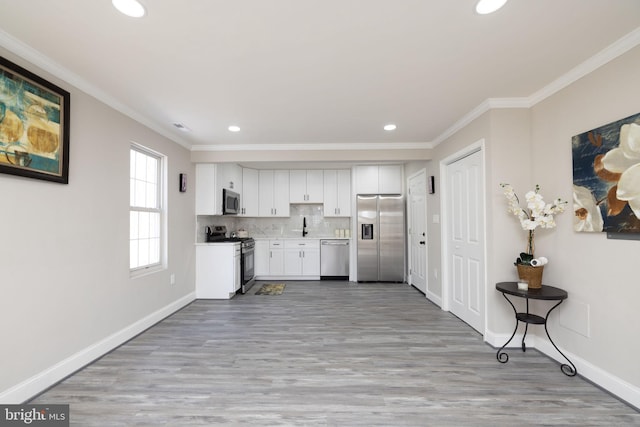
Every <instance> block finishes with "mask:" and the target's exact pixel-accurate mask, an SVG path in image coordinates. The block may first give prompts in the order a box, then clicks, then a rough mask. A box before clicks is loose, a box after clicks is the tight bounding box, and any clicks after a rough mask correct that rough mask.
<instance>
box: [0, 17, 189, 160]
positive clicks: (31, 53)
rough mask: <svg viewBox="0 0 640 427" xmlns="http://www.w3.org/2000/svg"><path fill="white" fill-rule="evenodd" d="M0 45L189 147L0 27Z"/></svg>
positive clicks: (183, 142) (151, 121) (182, 144)
mask: <svg viewBox="0 0 640 427" xmlns="http://www.w3.org/2000/svg"><path fill="white" fill-rule="evenodd" d="M0 46H2V47H3V48H5V49H7V50H9V51H11V52H13V53H14V54H15V55H17V56H19V57H21V58H22V59H24V60H25V61H28V62H30V63H32V64H33V65H35V66H36V67H39V68H41V69H43V70H44V71H46V72H48V73H50V74H52V75H54V76H55V77H57V78H59V79H61V80H63V81H64V82H65V83H68V84H70V85H72V86H74V87H76V88H78V89H79V90H81V91H82V92H84V93H86V94H88V95H90V96H92V97H94V98H96V99H97V100H98V101H100V102H103V103H104V104H106V105H108V106H109V107H111V108H113V109H114V110H116V111H119V112H121V113H122V114H124V115H125V116H128V117H130V118H131V119H133V120H135V121H136V122H138V123H140V124H142V125H144V126H146V127H148V128H149V129H151V130H153V131H154V132H157V133H159V134H160V135H163V136H165V137H167V138H168V139H170V140H171V141H173V142H175V143H176V144H179V145H181V146H183V147H184V148H186V149H190V148H191V144H190V143H188V142H187V141H185V140H182V139H180V138H176V136H175V135H173V134H171V133H170V132H168V131H167V130H166V129H163V128H162V127H160V126H158V125H157V123H155V122H154V121H153V120H151V119H149V118H148V117H146V116H144V115H142V114H140V113H138V112H137V111H135V110H133V109H132V108H130V107H128V106H127V105H125V104H123V103H121V102H120V101H118V100H116V99H115V98H113V97H112V96H110V95H108V94H107V93H105V92H104V91H103V90H102V89H100V88H98V87H97V86H95V85H93V84H91V83H89V82H88V81H86V80H85V79H83V78H82V77H80V76H78V75H77V74H75V73H73V72H71V71H70V70H68V69H67V68H64V67H63V66H61V65H60V64H58V63H57V62H55V61H53V60H52V59H51V58H49V57H47V56H45V55H43V54H42V53H40V52H38V51H37V50H35V49H34V48H32V47H31V46H29V45H27V44H25V43H23V42H22V41H20V40H18V39H16V38H14V37H12V36H11V35H10V34H8V33H7V32H6V31H4V30H2V29H0Z"/></svg>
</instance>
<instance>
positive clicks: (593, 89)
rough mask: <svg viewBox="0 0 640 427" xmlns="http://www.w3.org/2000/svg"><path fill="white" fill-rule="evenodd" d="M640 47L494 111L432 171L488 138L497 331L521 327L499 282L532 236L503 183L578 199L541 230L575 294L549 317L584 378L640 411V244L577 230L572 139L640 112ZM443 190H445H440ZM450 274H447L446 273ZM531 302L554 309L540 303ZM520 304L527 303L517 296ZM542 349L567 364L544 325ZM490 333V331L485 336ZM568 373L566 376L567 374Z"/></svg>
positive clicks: (443, 149) (491, 305)
mask: <svg viewBox="0 0 640 427" xmlns="http://www.w3.org/2000/svg"><path fill="white" fill-rule="evenodd" d="M638 70H640V47H636V48H634V49H632V50H630V51H628V52H627V53H625V54H623V55H621V56H620V57H618V58H616V59H614V60H612V61H611V62H609V63H608V64H606V65H604V66H602V67H600V68H599V69H597V70H595V71H594V72H592V73H590V74H589V75H587V76H585V77H583V78H581V79H580V80H578V81H576V82H574V83H573V84H571V85H569V86H567V87H566V88H564V89H563V90H561V91H559V92H557V93H556V94H554V95H552V96H550V97H548V98H547V99H545V100H543V101H541V102H539V103H538V104H536V105H535V106H533V107H532V108H530V109H514V110H508V109H498V110H491V111H488V112H486V113H485V114H483V115H482V116H480V117H479V118H477V119H476V120H474V121H473V122H471V123H470V124H469V125H467V126H466V127H465V128H463V129H461V130H460V131H458V132H457V133H456V134H454V135H453V136H451V137H450V138H448V139H447V140H446V141H444V142H442V143H441V144H439V145H438V146H437V147H436V148H435V149H434V151H433V160H432V162H431V164H430V172H429V173H430V174H434V175H436V182H441V179H440V177H439V168H438V166H437V165H438V164H439V163H440V162H441V161H442V160H443V159H445V158H447V157H448V156H450V155H452V154H453V153H456V152H458V151H460V150H462V149H463V148H464V147H467V146H469V145H471V144H473V143H474V142H476V141H479V140H480V139H484V141H485V166H486V170H485V174H486V184H487V187H486V201H487V206H486V210H487V219H486V239H487V261H486V262H487V264H486V265H487V290H486V292H487V294H486V296H487V299H486V300H487V306H486V309H487V333H490V334H492V335H493V336H494V337H499V336H501V335H502V334H508V335H507V337H508V336H509V335H510V333H511V332H512V329H511V328H512V327H513V312H512V310H511V307H509V306H508V305H507V304H506V303H505V302H504V300H503V299H502V298H501V297H500V295H499V293H497V292H495V290H494V284H495V283H496V282H498V281H511V280H516V278H517V276H516V273H515V269H514V268H513V261H514V260H515V257H516V256H517V254H518V253H519V252H520V251H521V250H522V249H524V244H525V241H524V239H525V235H524V231H523V230H522V229H521V228H520V226H519V224H518V221H516V220H514V219H515V218H510V215H509V214H508V213H507V212H506V201H505V199H504V196H503V194H502V192H501V190H500V189H499V184H500V183H501V182H509V183H511V184H512V185H513V186H514V187H515V189H516V191H517V193H518V194H519V195H520V196H524V193H526V192H527V191H529V190H531V189H533V187H534V186H535V184H539V185H540V186H541V194H542V195H543V196H544V197H545V200H547V201H550V200H552V199H554V198H556V197H562V198H563V199H566V200H568V201H569V205H568V209H567V212H565V213H563V214H561V215H558V216H557V217H556V222H557V225H558V226H557V228H555V229H553V230H540V232H537V233H536V254H538V255H544V256H546V257H547V258H549V260H550V262H549V264H548V265H547V266H545V273H544V275H545V277H544V282H545V284H551V285H554V286H558V287H561V288H563V289H565V290H567V291H568V294H569V298H568V299H567V300H566V301H565V302H564V303H563V304H562V305H561V306H560V307H559V308H558V309H557V311H556V312H554V314H553V315H552V316H551V318H550V319H549V330H550V331H551V334H552V335H553V337H554V341H555V342H556V344H557V345H558V346H559V347H560V348H561V349H562V350H563V352H565V354H567V355H569V356H570V357H571V358H572V360H573V361H574V363H576V365H577V367H578V371H579V373H580V374H582V375H584V376H585V377H587V378H589V379H590V380H592V381H594V382H595V383H596V384H598V385H600V386H602V387H604V388H605V389H607V390H609V391H611V392H612V393H614V394H616V395H617V396H619V397H621V398H622V399H624V400H626V401H627V402H629V403H631V404H632V405H634V406H635V407H640V370H638V369H637V354H638V353H639V352H640V342H638V340H636V339H634V338H635V337H636V336H637V327H636V324H635V322H634V319H635V318H636V317H637V311H638V309H637V301H639V300H640V286H638V273H637V270H636V266H637V259H638V253H640V243H639V242H638V241H628V240H607V238H606V235H605V234H604V233H578V232H574V231H573V209H572V204H571V200H572V194H573V193H572V188H573V187H572V185H573V170H572V158H571V137H572V136H574V135H577V134H579V133H582V132H585V131H588V130H590V129H594V128H596V127H599V126H601V125H604V124H607V123H610V122H612V121H615V120H619V119H622V118H625V117H627V116H630V115H632V114H636V113H639V112H640V104H638V100H639V99H640V85H638V82H637V76H638ZM436 187H437V186H436ZM441 192H442V189H438V191H436V194H434V195H429V197H430V199H429V201H428V210H427V219H428V224H429V225H428V234H429V235H430V236H432V239H431V240H429V242H428V244H429V247H428V253H429V262H428V265H429V284H430V285H429V286H431V289H430V290H431V292H433V293H434V294H435V295H438V296H442V286H443V285H442V283H441V282H440V281H439V280H435V279H434V276H435V273H434V269H440V268H442V267H443V266H442V263H443V262H444V261H443V260H442V259H441V249H442V248H441V244H440V239H441V230H440V226H441V224H436V223H433V221H431V219H432V217H433V215H434V214H440V196H439V193H441ZM438 277H441V274H438ZM535 303H538V304H533V306H532V308H533V309H534V310H535V309H541V310H544V309H548V308H549V306H548V303H546V302H537V301H536V302H535ZM516 304H518V302H516ZM531 332H533V335H534V337H532V338H533V339H534V342H535V346H536V347H539V348H541V349H542V350H543V351H545V352H546V353H547V354H549V355H550V356H551V357H556V358H558V359H559V360H560V359H561V357H560V356H559V355H558V354H557V352H556V351H555V349H554V348H553V347H551V345H550V344H549V345H547V343H548V340H547V337H546V335H545V332H544V329H542V328H541V327H532V328H530V333H531ZM485 339H486V337H485ZM559 374H560V373H559Z"/></svg>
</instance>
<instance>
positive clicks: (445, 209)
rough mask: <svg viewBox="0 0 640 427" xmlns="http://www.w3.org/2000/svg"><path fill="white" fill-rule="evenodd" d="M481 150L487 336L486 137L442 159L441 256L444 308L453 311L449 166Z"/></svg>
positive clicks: (485, 328)
mask: <svg viewBox="0 0 640 427" xmlns="http://www.w3.org/2000/svg"><path fill="white" fill-rule="evenodd" d="M478 151H479V152H480V156H481V160H480V161H481V163H482V183H481V188H482V197H481V200H480V203H481V204H482V209H483V211H484V215H483V216H484V219H483V223H482V232H483V233H484V239H483V240H484V242H483V248H482V251H483V252H484V257H483V258H484V260H483V262H484V266H483V267H484V278H483V279H484V307H483V310H484V331H482V336H486V333H487V277H488V275H487V200H486V199H487V164H486V155H485V153H486V150H485V140H484V138H481V139H479V140H478V141H476V142H474V143H472V144H470V145H468V146H466V147H465V148H463V149H461V150H459V151H457V152H455V153H453V154H451V155H449V156H447V157H445V158H444V159H442V160H440V182H441V185H440V189H441V197H440V212H441V221H440V222H441V224H440V230H441V233H440V239H441V240H440V247H441V248H442V250H441V253H442V255H441V257H440V262H441V264H442V265H441V266H440V271H442V278H441V280H442V309H443V310H445V311H451V295H452V294H453V290H452V289H451V286H452V285H451V283H450V281H449V277H450V274H451V272H450V271H449V263H448V261H447V260H448V259H449V257H450V255H451V248H449V243H448V242H449V225H450V221H451V220H450V218H451V212H449V201H450V200H449V196H448V194H447V191H446V189H447V188H448V185H449V182H448V179H447V168H448V167H449V166H450V165H451V164H452V163H455V162H456V161H458V160H460V159H462V158H464V157H467V156H469V155H471V154H474V153H476V152H478Z"/></svg>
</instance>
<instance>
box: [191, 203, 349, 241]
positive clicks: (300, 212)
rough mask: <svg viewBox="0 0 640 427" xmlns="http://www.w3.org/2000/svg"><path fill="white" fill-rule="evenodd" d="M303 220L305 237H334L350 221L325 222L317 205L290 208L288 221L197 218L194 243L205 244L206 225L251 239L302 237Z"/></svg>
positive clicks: (235, 217)
mask: <svg viewBox="0 0 640 427" xmlns="http://www.w3.org/2000/svg"><path fill="white" fill-rule="evenodd" d="M303 218H306V219H307V231H308V232H309V234H307V237H334V236H335V230H336V229H350V228H351V218H333V217H327V218H325V216H324V214H323V209H322V205H321V204H309V205H307V204H304V205H291V210H290V216H289V217H288V218H245V217H238V216H229V215H227V216H212V215H198V217H197V221H196V224H197V231H196V241H197V242H204V241H205V232H204V228H205V227H206V226H207V225H226V226H227V230H228V231H229V232H232V231H236V230H240V229H244V230H247V231H248V232H249V236H251V237H254V238H260V237H302V221H303Z"/></svg>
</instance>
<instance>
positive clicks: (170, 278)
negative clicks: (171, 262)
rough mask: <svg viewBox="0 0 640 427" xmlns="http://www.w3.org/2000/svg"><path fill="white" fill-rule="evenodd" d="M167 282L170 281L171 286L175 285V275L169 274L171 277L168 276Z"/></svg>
mask: <svg viewBox="0 0 640 427" xmlns="http://www.w3.org/2000/svg"><path fill="white" fill-rule="evenodd" d="M169 280H170V281H171V284H172V285H175V284H176V275H175V274H171V276H169Z"/></svg>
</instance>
